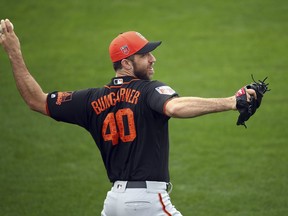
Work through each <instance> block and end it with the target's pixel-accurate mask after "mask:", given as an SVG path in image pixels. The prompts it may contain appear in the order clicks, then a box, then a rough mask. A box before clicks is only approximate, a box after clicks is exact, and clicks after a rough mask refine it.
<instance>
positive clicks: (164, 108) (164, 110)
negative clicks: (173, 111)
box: [163, 96, 178, 116]
mask: <svg viewBox="0 0 288 216" xmlns="http://www.w3.org/2000/svg"><path fill="white" fill-rule="evenodd" d="M176 97H178V96H174V97H171V98H169V99H168V100H167V101H166V102H165V103H164V105H163V113H164V114H165V115H166V116H168V115H167V114H166V105H167V103H168V102H169V101H171V100H173V99H174V98H176Z"/></svg>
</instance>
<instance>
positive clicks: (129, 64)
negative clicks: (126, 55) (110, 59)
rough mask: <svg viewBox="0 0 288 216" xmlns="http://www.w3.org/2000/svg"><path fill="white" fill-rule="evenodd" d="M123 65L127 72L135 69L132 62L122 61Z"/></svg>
mask: <svg viewBox="0 0 288 216" xmlns="http://www.w3.org/2000/svg"><path fill="white" fill-rule="evenodd" d="M121 65H122V68H124V69H125V70H131V69H132V68H133V65H132V62H131V61H129V60H128V59H122V61H121Z"/></svg>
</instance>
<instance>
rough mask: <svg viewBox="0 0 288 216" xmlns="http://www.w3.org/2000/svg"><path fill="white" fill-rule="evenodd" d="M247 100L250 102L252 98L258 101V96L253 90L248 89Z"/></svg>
mask: <svg viewBox="0 0 288 216" xmlns="http://www.w3.org/2000/svg"><path fill="white" fill-rule="evenodd" d="M246 94H247V99H248V101H249V102H250V101H251V96H252V97H253V98H255V99H256V100H257V94H256V92H255V91H254V90H253V89H246Z"/></svg>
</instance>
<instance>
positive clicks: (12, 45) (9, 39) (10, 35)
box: [0, 19, 20, 55]
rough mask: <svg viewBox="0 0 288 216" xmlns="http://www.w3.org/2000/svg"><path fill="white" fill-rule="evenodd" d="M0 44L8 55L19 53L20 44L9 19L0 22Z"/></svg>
mask: <svg viewBox="0 0 288 216" xmlns="http://www.w3.org/2000/svg"><path fill="white" fill-rule="evenodd" d="M1 28H2V33H0V44H1V45H2V46H3V48H4V50H5V51H6V52H7V54H8V55H10V54H13V53H14V52H19V51H20V42H19V39H18V37H17V36H16V34H15V32H14V30H13V27H12V23H11V22H10V20H9V19H5V20H3V19H2V20H1Z"/></svg>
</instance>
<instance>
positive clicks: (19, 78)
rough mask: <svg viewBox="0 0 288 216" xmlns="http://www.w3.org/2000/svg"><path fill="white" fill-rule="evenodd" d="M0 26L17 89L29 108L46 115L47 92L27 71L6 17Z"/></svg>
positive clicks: (18, 44)
mask: <svg viewBox="0 0 288 216" xmlns="http://www.w3.org/2000/svg"><path fill="white" fill-rule="evenodd" d="M1 27H2V34H1V33H0V44H1V45H2V46H3V48H4V50H5V51H6V53H7V55H8V57H9V60H10V63H11V66H12V71H13V75H14V79H15V82H16V86H17V88H18V91H19V92H20V94H21V96H22V98H23V99H24V101H25V102H26V104H27V105H28V106H29V107H30V109H32V110H34V111H37V112H40V113H42V114H44V115H47V112H46V98H47V94H46V93H44V92H43V91H42V89H41V87H40V85H39V84H38V83H37V82H36V80H35V79H34V78H33V77H32V75H31V74H30V73H29V71H28V69H27V67H26V65H25V62H24V59H23V56H22V52H21V46H20V42H19V39H18V37H17V36H16V34H15V33H14V31H13V28H12V25H11V22H10V21H9V20H8V19H6V20H5V21H4V20H1Z"/></svg>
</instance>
